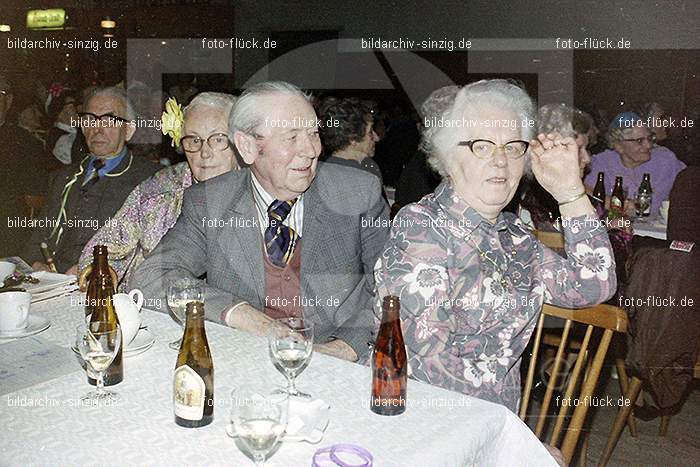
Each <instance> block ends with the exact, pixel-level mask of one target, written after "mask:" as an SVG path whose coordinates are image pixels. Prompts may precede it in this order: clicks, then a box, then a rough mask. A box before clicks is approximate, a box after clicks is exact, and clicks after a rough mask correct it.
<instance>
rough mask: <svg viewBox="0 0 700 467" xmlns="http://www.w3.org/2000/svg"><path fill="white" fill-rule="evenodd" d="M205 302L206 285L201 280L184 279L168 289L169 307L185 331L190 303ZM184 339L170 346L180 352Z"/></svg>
mask: <svg viewBox="0 0 700 467" xmlns="http://www.w3.org/2000/svg"><path fill="white" fill-rule="evenodd" d="M195 301H196V302H203V301H204V284H203V283H202V281H200V280H199V279H192V278H190V277H183V278H180V279H176V280H174V281H172V282H171V283H170V286H169V287H168V307H169V308H170V311H172V312H173V316H175V320H176V321H177V322H178V324H180V326H181V327H182V329H183V330H184V329H185V312H186V310H187V304H188V303H189V302H195ZM181 345H182V338H180V339H176V340H174V341H172V342H171V343H170V344H168V347H170V348H171V349H173V350H180V346H181Z"/></svg>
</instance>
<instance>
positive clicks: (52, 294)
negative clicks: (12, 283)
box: [32, 285, 78, 303]
mask: <svg viewBox="0 0 700 467" xmlns="http://www.w3.org/2000/svg"><path fill="white" fill-rule="evenodd" d="M76 290H78V286H77V285H64V286H61V287H56V288H55V289H51V290H47V291H45V292H39V293H32V303H39V302H43V301H46V300H51V299H52V298H57V297H63V296H64V295H68V294H69V293H71V292H74V291H76Z"/></svg>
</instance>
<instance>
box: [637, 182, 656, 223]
mask: <svg viewBox="0 0 700 467" xmlns="http://www.w3.org/2000/svg"><path fill="white" fill-rule="evenodd" d="M651 198H652V191H651V175H649V174H648V173H645V174H644V177H643V178H642V183H640V184H639V190H638V191H637V199H636V200H635V203H634V204H635V208H636V211H637V216H638V217H639V216H643V217H648V216H649V214H651Z"/></svg>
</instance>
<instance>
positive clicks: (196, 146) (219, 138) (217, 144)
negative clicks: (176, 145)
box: [180, 133, 231, 152]
mask: <svg viewBox="0 0 700 467" xmlns="http://www.w3.org/2000/svg"><path fill="white" fill-rule="evenodd" d="M204 141H205V140H204V138H201V137H199V136H194V135H188V136H184V137H183V138H182V139H181V140H180V142H181V143H182V148H183V149H184V150H185V152H197V151H200V150H201V149H202V145H203V144H204ZM206 142H207V144H208V145H209V147H210V148H212V149H213V150H214V151H225V150H226V149H228V148H229V147H230V146H231V142H230V141H229V139H228V136H227V135H225V134H224V133H214V134H213V135H209V137H208V138H207V139H206Z"/></svg>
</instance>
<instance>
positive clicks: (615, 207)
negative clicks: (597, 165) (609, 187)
mask: <svg viewBox="0 0 700 467" xmlns="http://www.w3.org/2000/svg"><path fill="white" fill-rule="evenodd" d="M610 210H611V211H612V212H613V214H615V215H617V216H622V215H623V214H624V212H625V192H624V189H623V188H622V177H615V187H614V188H613V192H612V197H611V198H610Z"/></svg>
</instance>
